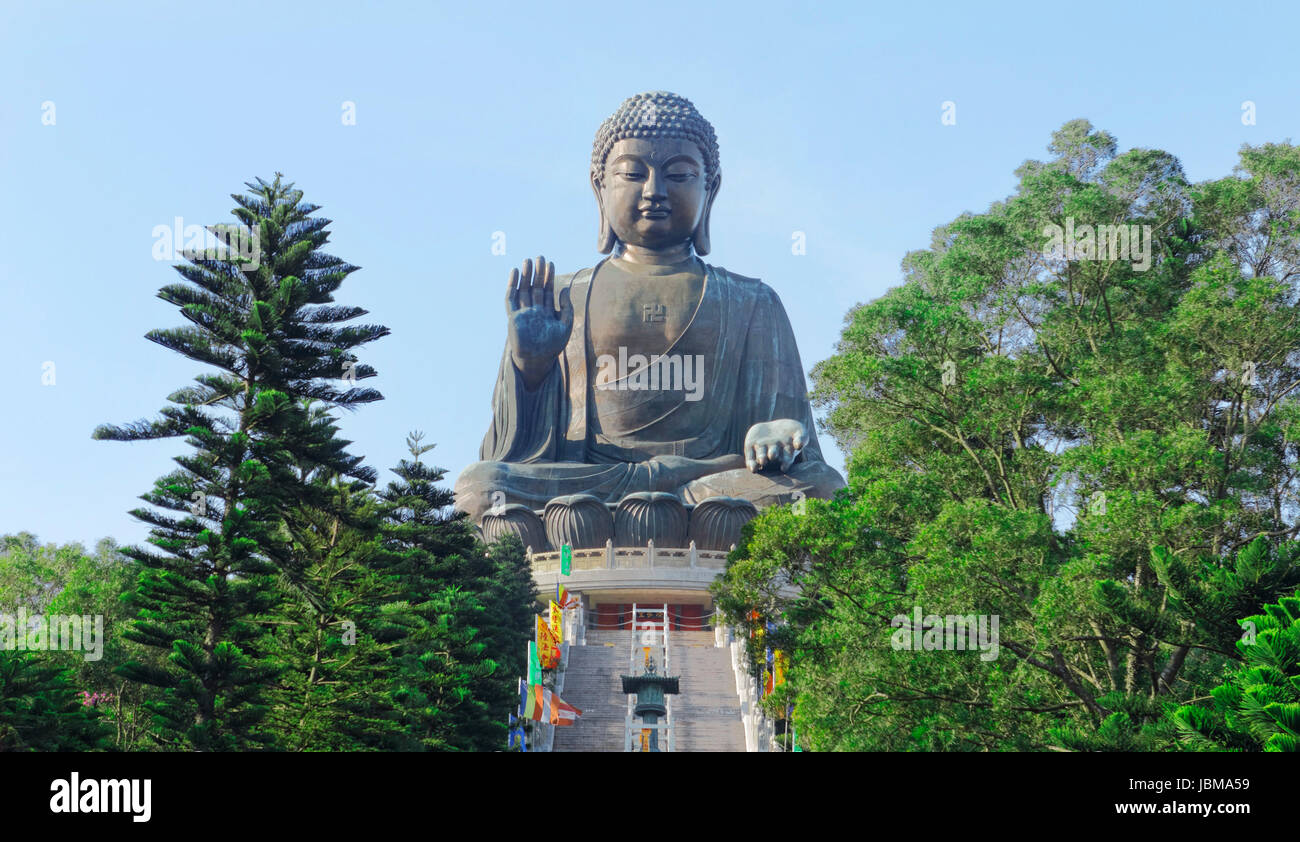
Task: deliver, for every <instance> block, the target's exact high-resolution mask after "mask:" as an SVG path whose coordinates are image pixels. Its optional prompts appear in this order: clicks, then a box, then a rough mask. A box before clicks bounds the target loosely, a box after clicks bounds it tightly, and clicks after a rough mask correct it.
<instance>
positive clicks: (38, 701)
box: [0, 649, 109, 751]
mask: <svg viewBox="0 0 1300 842" xmlns="http://www.w3.org/2000/svg"><path fill="white" fill-rule="evenodd" d="M43 655H44V653H37V652H20V651H8V650H5V649H0V751H88V750H91V749H95V748H102V747H104V746H105V745H107V742H108V731H109V729H108V727H107V726H105V725H104V724H103V723H102V722H101V721H99V718H98V716H97V713H96V711H94V709H93V708H88V707H87V706H85V705H83V704H82V700H81V697H79V696H78V695H77V692H76V691H75V690H74V689H73V687H72V686H71V685H70V684H69V682H68V676H67V670H66V669H65V668H63V667H59V666H54V665H51V663H50V662H49V660H48V659H46V658H44V657H43Z"/></svg>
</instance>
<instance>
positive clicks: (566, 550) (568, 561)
mask: <svg viewBox="0 0 1300 842" xmlns="http://www.w3.org/2000/svg"><path fill="white" fill-rule="evenodd" d="M560 572H561V573H563V574H564V575H565V576H568V575H569V574H570V573H572V572H573V547H571V546H569V545H568V544H561V545H560Z"/></svg>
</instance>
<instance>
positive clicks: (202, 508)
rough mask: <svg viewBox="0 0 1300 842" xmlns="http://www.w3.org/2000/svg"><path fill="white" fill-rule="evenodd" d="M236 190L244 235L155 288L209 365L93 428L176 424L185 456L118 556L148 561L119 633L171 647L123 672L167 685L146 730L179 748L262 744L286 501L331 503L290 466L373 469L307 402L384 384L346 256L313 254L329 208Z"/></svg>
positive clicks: (165, 430)
mask: <svg viewBox="0 0 1300 842" xmlns="http://www.w3.org/2000/svg"><path fill="white" fill-rule="evenodd" d="M247 186H248V188H249V190H250V193H249V194H248V195H246V196H239V195H234V196H232V198H234V200H235V202H236V203H237V204H238V207H237V208H235V209H234V211H233V213H234V215H235V217H236V218H237V219H238V220H239V223H240V226H242V227H239V228H229V227H226V228H223V227H221V226H213V227H212V228H210V229H209V230H210V231H213V232H214V233H217V234H225V235H226V236H229V235H230V232H231V231H238V232H241V233H242V234H244V235H245V236H247V237H249V238H250V239H251V240H252V242H253V243H254V244H255V246H256V248H255V249H253V250H252V254H251V256H250V255H249V254H246V253H244V249H240V252H239V253H236V252H235V251H234V250H231V249H226V250H217V251H215V253H214V252H209V253H203V254H198V253H190V254H187V255H186V257H187V262H186V263H185V264H182V265H180V266H177V267H176V270H177V272H178V273H179V274H180V275H181V277H182V279H183V281H184V282H183V283H176V284H172V285H169V286H166V287H164V288H163V289H162V290H161V291H160V292H159V297H160V298H162V299H163V300H165V301H168V302H169V303H172V304H175V305H177V306H178V307H179V308H180V311H181V315H182V316H184V317H185V318H186V319H187V320H188V321H189V322H190V323H191V324H190V325H188V326H185V327H180V328H173V329H168V330H155V331H151V332H150V333H149V334H147V338H148V339H150V340H151V341H153V342H156V343H158V344H159V345H162V346H163V347H165V348H170V349H172V350H174V351H176V352H178V353H181V354H183V355H185V356H186V357H189V358H190V359H192V360H195V361H197V362H200V363H203V364H204V365H206V366H208V367H210V368H211V369H212V370H211V371H209V372H207V373H204V374H201V375H199V376H197V377H196V378H195V381H196V383H197V385H194V386H190V387H188V388H184V389H181V390H179V391H177V392H175V393H173V394H172V395H171V396H169V398H168V400H169V401H170V403H171V405H170V406H167V407H165V408H164V409H163V410H162V412H161V414H162V417H161V418H159V419H157V420H154V421H138V422H135V423H132V424H128V425H125V426H112V425H104V426H101V427H99V428H98V429H96V430H95V433H94V437H95V438H97V439H113V440H118V441H135V440H140V439H158V438H174V437H182V436H183V437H185V440H186V443H187V444H188V445H189V446H190V447H191V448H193V453H192V454H190V455H186V456H180V457H177V458H176V462H177V463H178V464H179V465H180V469H179V470H177V471H175V472H173V473H171V474H169V475H167V476H165V477H162V478H161V479H159V480H158V482H157V483H156V485H155V487H154V489H153V490H152V491H151V492H149V493H147V494H145V495H143V496H142V499H144V500H145V501H147V502H148V503H150V504H152V506H153V507H154V508H138V509H135V510H134V511H132V514H133V515H134V516H135V517H137V518H139V519H140V520H143V521H145V522H146V523H149V524H151V526H152V529H151V531H150V538H149V543H151V544H152V545H153V546H154V547H155V548H156V551H151V550H148V549H145V548H140V547H129V548H124V549H123V550H122V552H123V553H124V554H126V555H128V556H130V557H131V558H134V559H136V560H137V561H139V562H140V563H141V564H142V565H144V567H145V568H146V569H145V571H144V573H142V575H141V579H140V584H139V587H138V590H137V592H136V593H135V594H134V598H135V603H136V605H137V607H138V608H139V609H140V614H139V617H138V619H137V621H136V623H135V625H134V628H133V629H132V630H131V631H130V632H129V633H128V634H129V636H130V637H131V638H132V639H133V640H136V641H138V642H140V643H143V644H146V645H148V646H153V647H157V648H159V649H162V650H166V651H168V652H169V653H170V654H169V656H168V661H169V663H168V665H167V666H166V667H163V668H158V667H152V666H148V665H145V664H140V663H136V662H132V663H130V664H127V665H125V666H124V667H123V669H122V673H123V675H125V676H126V677H128V678H131V679H133V680H135V681H140V682H143V683H146V684H151V685H155V686H157V687H160V688H162V689H163V699H162V701H160V702H159V703H157V704H156V705H155V707H154V712H155V714H156V715H157V725H158V729H159V730H158V733H157V734H156V735H155V736H156V738H157V739H158V740H159V741H160V742H162V743H163V744H165V745H167V746H169V747H174V748H180V749H199V750H219V749H227V750H230V749H243V748H248V747H255V746H257V745H258V744H262V743H265V742H266V741H267V739H268V735H267V734H266V733H265V731H264V730H263V729H261V728H259V722H260V721H261V719H262V718H263V716H264V715H265V706H264V702H263V698H262V697H263V690H264V688H265V687H266V685H267V683H268V682H269V681H271V679H272V678H273V676H274V675H275V674H276V673H278V672H279V671H280V668H279V665H277V664H275V663H272V662H271V661H270V660H269V659H268V658H267V657H266V656H265V653H264V651H263V649H264V644H263V641H262V640H261V639H262V638H264V633H263V629H262V627H261V626H260V625H259V624H258V622H257V618H258V616H259V615H261V614H263V613H264V612H266V611H268V610H269V609H271V608H272V607H274V606H275V605H276V604H277V603H278V602H279V600H280V599H281V597H282V588H280V587H278V586H277V581H278V580H279V581H283V582H285V583H287V584H289V585H290V586H292V587H294V588H298V589H300V590H301V589H302V588H304V587H306V582H305V581H304V571H303V569H302V567H301V565H300V564H299V563H298V560H297V559H296V558H295V555H294V548H293V541H292V539H291V538H290V537H289V536H288V535H287V532H286V530H285V528H284V524H283V519H284V514H285V512H286V511H288V510H289V509H291V508H292V507H294V506H296V505H301V504H304V503H310V504H313V505H317V506H319V507H321V508H326V509H328V508H329V507H330V505H331V500H330V492H329V490H328V489H327V488H321V487H319V486H313V485H312V484H311V483H309V482H306V481H304V479H303V477H302V474H301V466H303V465H312V466H320V467H323V468H328V469H329V470H331V471H333V472H334V473H337V474H339V475H341V476H346V477H352V478H355V479H358V480H361V481H364V482H373V481H374V474H373V471H371V470H370V469H368V468H364V467H362V466H361V459H360V457H356V456H352V455H350V454H348V453H347V452H346V446H347V443H346V442H342V441H340V440H339V439H338V438H337V437H336V436H335V435H334V427H333V425H332V424H329V423H320V422H319V421H317V422H315V423H313V421H312V419H311V417H310V416H309V414H308V412H307V410H306V409H305V408H304V406H303V405H302V403H301V400H302V399H303V398H315V399H318V400H321V401H323V402H324V403H325V404H326V405H327V406H338V407H344V408H353V407H355V406H357V405H360V404H363V403H367V402H370V401H375V400H379V399H381V398H382V396H381V395H380V394H379V393H378V392H377V391H375V390H373V389H365V388H357V387H356V386H355V382H351V383H350V384H349V388H347V389H346V390H342V391H341V390H339V389H338V388H336V387H335V386H334V385H333V384H331V383H330V382H329V381H331V380H335V381H336V380H339V379H345V380H348V381H355V380H357V379H363V378H366V377H371V376H374V375H375V371H374V369H372V368H371V367H369V366H365V365H359V364H357V360H356V356H355V354H354V353H353V349H355V348H358V347H359V346H361V345H364V344H365V343H367V342H370V341H373V340H375V339H378V338H380V337H382V336H385V335H387V333H388V329H387V328H385V327H382V326H379V325H353V326H342V325H341V323H343V322H348V321H350V320H352V319H355V318H357V317H359V316H362V315H365V312H366V311H365V310H363V309H361V308H359V307H348V306H340V305H336V304H334V303H333V302H334V296H333V293H334V292H335V291H336V290H337V289H338V287H339V285H340V284H341V283H342V282H343V280H344V279H345V278H346V277H347V276H348V275H350V274H351V273H352V272H354V271H356V269H357V268H358V267H356V266H353V265H351V264H348V263H346V262H344V261H342V260H340V259H339V258H337V257H333V256H330V255H327V254H325V253H324V252H322V251H321V248H322V247H323V246H324V245H325V243H326V242H327V241H328V239H329V235H328V233H327V232H326V231H325V228H326V226H327V225H328V224H329V220H328V219H324V218H320V217H313V216H312V214H313V213H314V212H315V211H316V210H318V209H319V208H318V206H316V205H312V204H307V203H303V201H302V191H300V190H296V189H294V187H293V185H292V184H290V183H284V182H283V181H282V178H281V176H280V175H279V174H277V175H276V178H275V180H274V181H273V182H270V183H268V182H266V181H264V180H262V179H257V181H256V183H252V182H250V183H248V185H247Z"/></svg>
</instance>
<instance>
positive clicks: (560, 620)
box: [551, 600, 564, 645]
mask: <svg viewBox="0 0 1300 842" xmlns="http://www.w3.org/2000/svg"><path fill="white" fill-rule="evenodd" d="M551 634H553V635H555V640H556V645H559V641H561V640H564V613H563V612H562V611H560V606H558V605H556V604H555V600H551Z"/></svg>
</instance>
